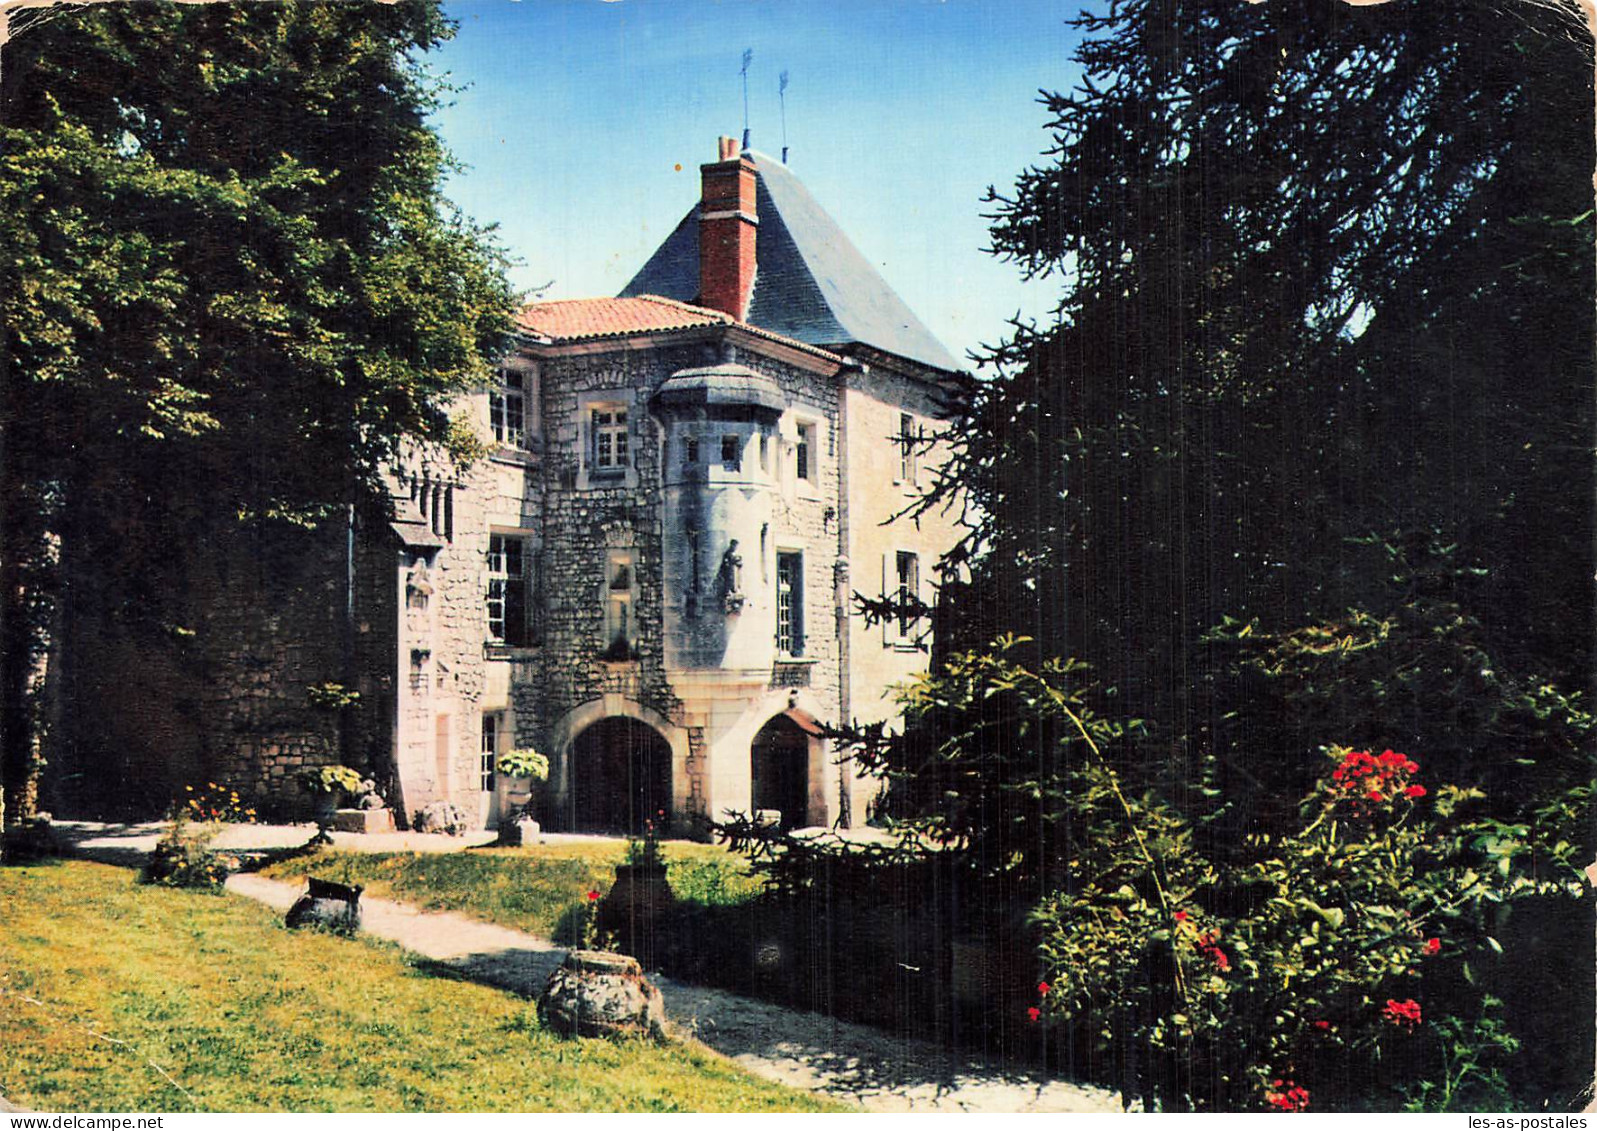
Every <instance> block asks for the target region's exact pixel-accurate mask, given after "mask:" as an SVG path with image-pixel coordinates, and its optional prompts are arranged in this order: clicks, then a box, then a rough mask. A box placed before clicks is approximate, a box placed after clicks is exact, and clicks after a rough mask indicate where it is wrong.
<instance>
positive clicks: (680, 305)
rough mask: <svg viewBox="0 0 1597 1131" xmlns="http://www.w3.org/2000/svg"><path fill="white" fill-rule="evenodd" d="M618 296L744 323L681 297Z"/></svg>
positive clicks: (721, 311)
mask: <svg viewBox="0 0 1597 1131" xmlns="http://www.w3.org/2000/svg"><path fill="white" fill-rule="evenodd" d="M616 298H618V299H621V298H633V299H638V300H640V301H642V302H653V303H658V304H659V305H661V306H669V307H672V308H674V309H676V310H685V311H688V312H689V313H691V314H709V315H712V316H714V317H715V318H716V319H717V320H718V321H721V322H724V323H726V324H728V325H739V326H741V325H742V323H741V322H739V321H738V320H737V319H736V318H733V317H732V316H731V315H730V314H728V313H727V312H726V311H724V310H717V309H715V307H713V306H696V305H695V304H693V303H691V302H683V301H682V300H680V299H674V298H668V297H666V296H665V295H655V294H648V295H617V296H616Z"/></svg>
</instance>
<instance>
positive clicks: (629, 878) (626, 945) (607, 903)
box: [598, 864, 676, 968]
mask: <svg viewBox="0 0 1597 1131" xmlns="http://www.w3.org/2000/svg"><path fill="white" fill-rule="evenodd" d="M675 903H676V896H675V895H673V894H672V892H671V883H670V881H669V880H667V879H666V875H665V865H664V864H617V865H616V882H615V884H614V885H613V886H612V887H611V888H610V890H609V891H608V892H606V893H605V897H604V902H602V903H600V904H599V919H598V927H599V930H600V932H601V933H603V934H606V935H614V936H615V938H616V940H617V945H618V946H619V947H620V949H622V950H624V951H626V952H627V953H628V954H632V955H636V956H637V957H638V959H639V960H640V961H642V962H643V964H644V965H645V966H648V967H650V968H653V966H654V943H655V923H656V921H657V920H658V919H659V918H660V916H661V915H662V914H663V913H665V912H666V911H669V910H670V909H671V907H672V905H673V904H675Z"/></svg>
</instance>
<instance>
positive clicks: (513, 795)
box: [493, 774, 534, 827]
mask: <svg viewBox="0 0 1597 1131" xmlns="http://www.w3.org/2000/svg"><path fill="white" fill-rule="evenodd" d="M533 784H534V782H533V780H532V779H531V778H513V777H508V776H506V775H505V774H499V775H497V776H495V778H494V811H493V820H494V825H495V826H496V827H502V826H504V825H506V824H509V823H510V822H512V821H513V820H515V816H516V812H517V811H518V810H520V809H523V808H525V807H526V806H528V805H531V804H532V792H533Z"/></svg>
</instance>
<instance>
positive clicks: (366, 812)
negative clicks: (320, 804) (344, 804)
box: [333, 809, 394, 833]
mask: <svg viewBox="0 0 1597 1131" xmlns="http://www.w3.org/2000/svg"><path fill="white" fill-rule="evenodd" d="M333 831H334V832H340V833H391V832H393V831H394V811H393V810H392V809H340V810H338V811H337V812H336V813H334V814H333Z"/></svg>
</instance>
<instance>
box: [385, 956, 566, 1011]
mask: <svg viewBox="0 0 1597 1131" xmlns="http://www.w3.org/2000/svg"><path fill="white" fill-rule="evenodd" d="M565 957H566V952H565V950H564V949H563V948H560V949H551V950H543V949H540V948H535V947H507V948H505V949H503V950H485V951H477V952H474V953H472V954H463V955H460V956H459V957H457V958H422V957H413V958H412V959H411V963H410V965H411V968H412V969H413V970H415V971H416V972H417V973H418V974H422V975H425V976H427V977H430V978H442V979H444V980H446V981H451V982H472V983H475V984H476V985H479V986H491V987H493V988H494V989H497V990H508V991H510V992H511V993H513V994H518V995H520V996H521V997H525V998H533V999H535V998H537V997H538V996H539V995H540V994H541V993H543V988H544V986H545V985H546V984H547V983H548V981H549V975H550V974H552V973H554V971H555V969H556V968H557V967H559V965H560V963H562V962H563V961H565Z"/></svg>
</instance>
